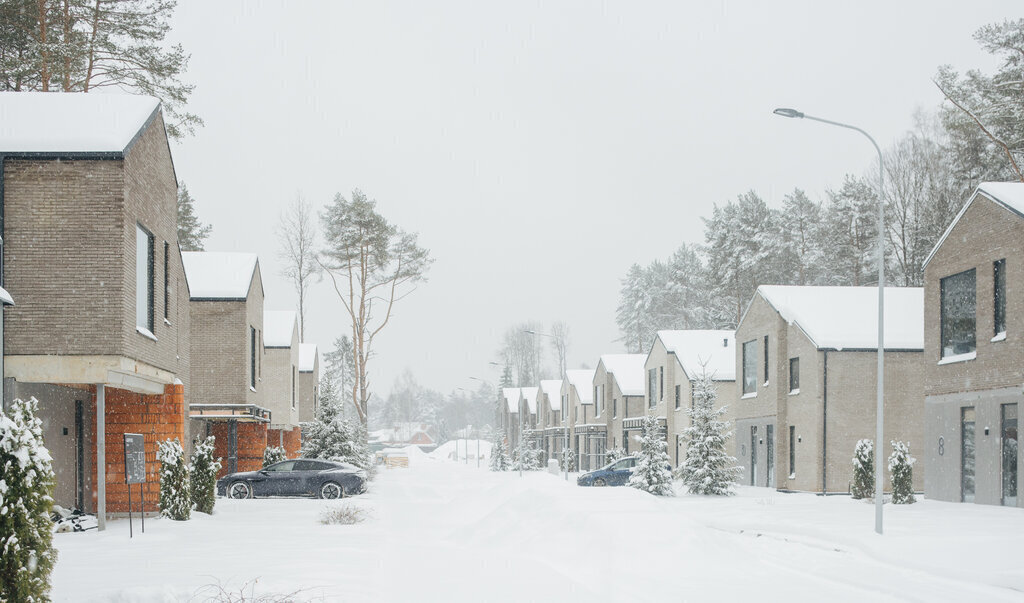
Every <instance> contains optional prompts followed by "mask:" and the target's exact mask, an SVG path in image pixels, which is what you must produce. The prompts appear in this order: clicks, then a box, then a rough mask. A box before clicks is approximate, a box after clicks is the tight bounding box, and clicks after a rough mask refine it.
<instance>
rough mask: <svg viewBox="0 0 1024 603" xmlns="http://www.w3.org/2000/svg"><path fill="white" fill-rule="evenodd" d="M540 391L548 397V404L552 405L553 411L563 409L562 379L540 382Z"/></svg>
mask: <svg viewBox="0 0 1024 603" xmlns="http://www.w3.org/2000/svg"><path fill="white" fill-rule="evenodd" d="M540 389H541V391H542V392H544V395H545V396H547V397H548V404H550V405H551V410H561V409H562V380H561V379H544V380H543V381H541V382H540Z"/></svg>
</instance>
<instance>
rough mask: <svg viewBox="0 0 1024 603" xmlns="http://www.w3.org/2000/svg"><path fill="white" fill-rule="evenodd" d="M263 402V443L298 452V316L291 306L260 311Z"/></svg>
mask: <svg viewBox="0 0 1024 603" xmlns="http://www.w3.org/2000/svg"><path fill="white" fill-rule="evenodd" d="M263 328H264V334H263V345H264V348H265V350H266V362H265V365H266V366H265V367H264V370H263V388H264V389H263V403H264V404H265V405H266V407H267V408H269V409H270V413H271V415H270V430H269V431H268V432H267V443H268V444H269V445H271V446H283V447H284V449H285V453H286V454H287V455H288V458H295V457H297V456H299V450H300V449H301V446H302V433H301V429H300V427H299V318H298V314H297V313H296V312H294V311H292V310H267V311H265V312H264V313H263Z"/></svg>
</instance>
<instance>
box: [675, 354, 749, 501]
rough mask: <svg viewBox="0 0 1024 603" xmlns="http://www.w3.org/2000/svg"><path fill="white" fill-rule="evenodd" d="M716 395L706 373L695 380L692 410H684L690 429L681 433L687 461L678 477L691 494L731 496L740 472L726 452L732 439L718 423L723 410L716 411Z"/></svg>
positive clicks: (724, 424) (723, 424)
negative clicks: (729, 440)
mask: <svg viewBox="0 0 1024 603" xmlns="http://www.w3.org/2000/svg"><path fill="white" fill-rule="evenodd" d="M717 398H718V393H717V391H716V390H715V385H714V383H713V382H712V381H711V376H710V375H708V374H707V373H706V372H705V373H703V374H702V375H701V376H700V377H698V378H697V379H695V380H694V383H693V408H691V409H689V410H688V411H687V414H688V415H689V416H690V426H689V427H687V428H686V429H685V430H683V438H684V439H685V441H686V458H685V460H684V461H683V463H682V465H681V466H680V467H679V471H678V473H677V475H678V476H679V478H680V479H682V480H683V484H685V485H686V489H687V490H688V491H689V492H690V494H710V495H714V496H730V495H732V494H735V492H734V491H733V486H734V485H735V483H736V480H737V479H739V476H740V472H741V471H742V469H741V468H740V467H737V466H736V459H735V458H734V457H731V456H729V455H728V454H727V453H726V452H725V443H726V440H728V439H729V438H730V437H731V436H732V432H731V431H729V423H728V422H727V421H721V420H720V417H721V416H722V415H723V414H725V408H724V407H723V408H719V409H718V410H715V400H716V399H717Z"/></svg>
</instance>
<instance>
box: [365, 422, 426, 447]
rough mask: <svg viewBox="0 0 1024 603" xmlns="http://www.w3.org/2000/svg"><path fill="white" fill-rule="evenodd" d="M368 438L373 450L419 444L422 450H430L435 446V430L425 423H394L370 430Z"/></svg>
mask: <svg viewBox="0 0 1024 603" xmlns="http://www.w3.org/2000/svg"><path fill="white" fill-rule="evenodd" d="M369 440H370V448H371V449H373V450H383V449H385V448H404V447H406V446H419V447H420V448H421V449H422V450H423V451H424V452H430V451H432V450H434V449H435V448H437V430H436V429H435V428H434V426H433V425H428V424H426V423H396V424H395V425H393V426H391V427H388V428H386V429H375V430H373V431H371V432H370V433H369Z"/></svg>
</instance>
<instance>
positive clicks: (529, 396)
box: [519, 387, 540, 415]
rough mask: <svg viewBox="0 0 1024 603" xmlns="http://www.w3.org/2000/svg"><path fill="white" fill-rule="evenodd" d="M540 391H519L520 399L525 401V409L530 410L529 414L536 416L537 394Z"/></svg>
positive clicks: (532, 389) (534, 388) (537, 389)
mask: <svg viewBox="0 0 1024 603" xmlns="http://www.w3.org/2000/svg"><path fill="white" fill-rule="evenodd" d="M538 391H540V388H539V387H524V388H521V389H520V390H519V393H520V394H521V395H522V398H523V399H524V400H526V408H528V409H530V414H531V415H535V414H537V392H538Z"/></svg>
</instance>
